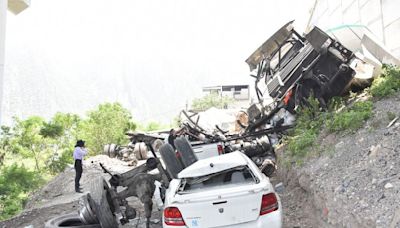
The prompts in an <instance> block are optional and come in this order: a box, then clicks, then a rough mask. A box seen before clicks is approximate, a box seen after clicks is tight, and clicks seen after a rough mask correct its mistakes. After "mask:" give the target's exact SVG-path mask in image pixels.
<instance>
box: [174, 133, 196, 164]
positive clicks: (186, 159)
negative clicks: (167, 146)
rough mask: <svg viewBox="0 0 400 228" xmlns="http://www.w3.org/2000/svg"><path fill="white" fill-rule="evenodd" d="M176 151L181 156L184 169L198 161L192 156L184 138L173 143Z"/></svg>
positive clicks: (191, 150) (188, 144)
mask: <svg viewBox="0 0 400 228" xmlns="http://www.w3.org/2000/svg"><path fill="white" fill-rule="evenodd" d="M174 144H175V147H176V150H177V151H178V152H179V154H180V156H181V160H182V162H183V165H184V166H185V168H186V167H188V166H190V165H191V164H193V163H195V162H196V161H197V160H198V159H197V157H196V155H195V154H194V151H193V148H192V146H191V145H190V143H189V141H188V140H187V139H186V138H185V137H179V138H177V139H175V141H174Z"/></svg>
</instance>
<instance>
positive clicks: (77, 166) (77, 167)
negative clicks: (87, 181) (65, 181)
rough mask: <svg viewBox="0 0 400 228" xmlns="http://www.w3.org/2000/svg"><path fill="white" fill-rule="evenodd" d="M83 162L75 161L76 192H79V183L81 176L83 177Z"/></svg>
mask: <svg viewBox="0 0 400 228" xmlns="http://www.w3.org/2000/svg"><path fill="white" fill-rule="evenodd" d="M82 172H83V169H82V160H78V159H76V160H75V173H76V175H75V191H78V190H79V181H80V180H81V176H82Z"/></svg>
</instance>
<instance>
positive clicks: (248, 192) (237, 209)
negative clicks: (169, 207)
mask: <svg viewBox="0 0 400 228" xmlns="http://www.w3.org/2000/svg"><path fill="white" fill-rule="evenodd" d="M252 186H254V185H250V186H246V187H244V186H241V187H238V189H242V190H237V191H234V192H232V191H231V189H230V190H226V191H224V189H219V190H213V191H209V192H207V193H206V194H205V193H204V192H202V193H198V195H197V196H196V195H193V194H190V198H186V197H185V195H182V197H179V198H181V200H182V201H181V200H179V201H180V203H177V204H176V205H177V207H178V208H179V210H180V211H181V213H182V216H183V219H184V221H185V223H186V225H187V226H188V227H197V228H198V227H218V226H228V225H233V224H239V223H243V222H249V221H253V220H256V219H257V218H258V216H259V213H260V206H261V198H262V195H263V192H265V191H263V189H259V190H254V187H252ZM200 195H203V196H200ZM193 199H195V200H193Z"/></svg>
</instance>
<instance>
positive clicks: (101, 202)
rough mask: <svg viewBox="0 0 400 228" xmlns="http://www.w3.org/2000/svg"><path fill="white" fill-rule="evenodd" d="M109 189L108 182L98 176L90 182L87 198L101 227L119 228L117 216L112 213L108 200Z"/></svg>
mask: <svg viewBox="0 0 400 228" xmlns="http://www.w3.org/2000/svg"><path fill="white" fill-rule="evenodd" d="M108 189H109V187H108V184H107V182H106V181H105V180H104V178H103V177H97V178H95V179H94V180H92V181H91V182H90V193H89V194H88V196H87V198H88V201H89V204H90V207H91V208H92V209H93V210H94V213H95V214H96V217H97V219H98V220H99V222H100V225H101V227H109V228H118V224H117V221H116V218H115V217H114V215H113V214H112V212H111V208H110V204H109V203H108V201H107V190H108ZM108 198H109V197H108Z"/></svg>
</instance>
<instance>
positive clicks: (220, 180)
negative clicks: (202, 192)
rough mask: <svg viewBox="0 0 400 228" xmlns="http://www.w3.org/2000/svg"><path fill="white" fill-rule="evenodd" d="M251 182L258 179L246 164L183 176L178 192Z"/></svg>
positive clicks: (255, 181) (256, 181)
mask: <svg viewBox="0 0 400 228" xmlns="http://www.w3.org/2000/svg"><path fill="white" fill-rule="evenodd" d="M253 183H258V179H257V177H256V176H254V174H253V173H252V172H251V170H250V168H249V167H248V166H239V167H235V168H232V169H227V170H224V171H222V172H218V173H213V174H209V175H206V176H201V177H193V178H184V179H182V182H181V186H180V188H179V190H178V192H181V193H184V192H187V191H195V190H199V189H204V188H213V187H221V186H228V185H232V186H234V185H243V184H253Z"/></svg>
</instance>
